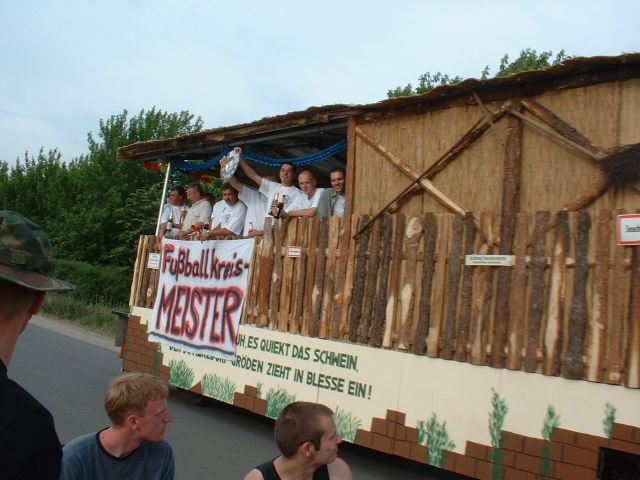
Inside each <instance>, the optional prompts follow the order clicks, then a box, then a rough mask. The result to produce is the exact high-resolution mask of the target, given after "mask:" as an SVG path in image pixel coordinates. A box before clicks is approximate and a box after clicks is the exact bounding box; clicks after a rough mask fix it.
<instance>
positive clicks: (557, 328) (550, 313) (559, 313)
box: [544, 211, 569, 375]
mask: <svg viewBox="0 0 640 480" xmlns="http://www.w3.org/2000/svg"><path fill="white" fill-rule="evenodd" d="M555 229H556V236H555V242H554V246H553V257H552V260H551V281H550V285H549V300H548V308H547V324H546V331H545V337H544V347H545V359H544V373H545V375H558V374H559V373H560V372H559V368H558V367H559V359H560V355H561V349H562V333H563V319H564V306H565V294H566V287H567V284H566V280H567V278H566V274H567V272H566V257H567V250H568V246H569V245H568V244H569V219H568V212H564V211H561V212H558V215H557V216H556V223H555Z"/></svg>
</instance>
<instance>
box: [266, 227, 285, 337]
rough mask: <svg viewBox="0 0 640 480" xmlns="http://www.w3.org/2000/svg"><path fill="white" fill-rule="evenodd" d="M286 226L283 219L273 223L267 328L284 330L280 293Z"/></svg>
mask: <svg viewBox="0 0 640 480" xmlns="http://www.w3.org/2000/svg"><path fill="white" fill-rule="evenodd" d="M286 228H287V226H286V224H285V223H284V221H283V220H276V221H275V222H274V224H273V270H272V271H271V292H270V293H271V295H270V296H269V328H271V329H275V328H277V329H279V330H280V329H282V330H286V328H285V327H284V325H282V323H281V321H280V320H281V319H282V318H283V317H282V316H281V315H280V294H281V293H282V275H283V272H282V237H283V236H284V233H285V229H286Z"/></svg>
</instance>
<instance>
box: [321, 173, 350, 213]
mask: <svg viewBox="0 0 640 480" xmlns="http://www.w3.org/2000/svg"><path fill="white" fill-rule="evenodd" d="M330 176H331V188H327V189H326V190H325V191H324V192H323V193H322V196H321V197H320V201H319V202H318V212H317V213H318V216H319V217H333V216H337V217H342V216H343V215H344V206H345V203H346V202H345V194H344V192H345V188H344V187H345V183H344V180H345V176H346V175H345V172H344V168H342V167H336V168H334V169H333V170H331V173H330Z"/></svg>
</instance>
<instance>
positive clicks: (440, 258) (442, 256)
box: [427, 214, 453, 358]
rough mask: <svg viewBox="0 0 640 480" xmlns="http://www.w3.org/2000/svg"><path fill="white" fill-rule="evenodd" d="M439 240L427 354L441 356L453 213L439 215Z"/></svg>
mask: <svg viewBox="0 0 640 480" xmlns="http://www.w3.org/2000/svg"><path fill="white" fill-rule="evenodd" d="M437 220H438V241H437V242H436V248H437V260H436V268H435V273H434V274H433V278H434V280H433V288H432V290H433V292H432V293H431V321H430V322H429V334H428V336H427V356H429V357H433V358H437V357H439V356H440V349H441V342H440V334H441V331H442V325H443V324H444V321H443V318H444V315H445V314H444V304H445V299H446V278H447V255H448V252H447V249H448V248H449V245H450V241H449V239H450V237H451V223H452V220H453V215H450V214H445V215H438V217H437Z"/></svg>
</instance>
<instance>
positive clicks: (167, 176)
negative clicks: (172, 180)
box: [156, 162, 171, 237]
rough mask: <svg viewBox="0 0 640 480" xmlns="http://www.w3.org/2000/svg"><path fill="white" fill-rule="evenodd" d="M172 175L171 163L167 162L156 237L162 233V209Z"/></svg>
mask: <svg viewBox="0 0 640 480" xmlns="http://www.w3.org/2000/svg"><path fill="white" fill-rule="evenodd" d="M170 173H171V162H167V173H166V175H165V176H164V185H163V186H162V196H161V197H160V210H159V211H158V221H157V222H156V237H157V236H158V234H159V233H160V218H161V217H162V208H163V207H164V198H165V197H166V195H167V185H169V174H170Z"/></svg>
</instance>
